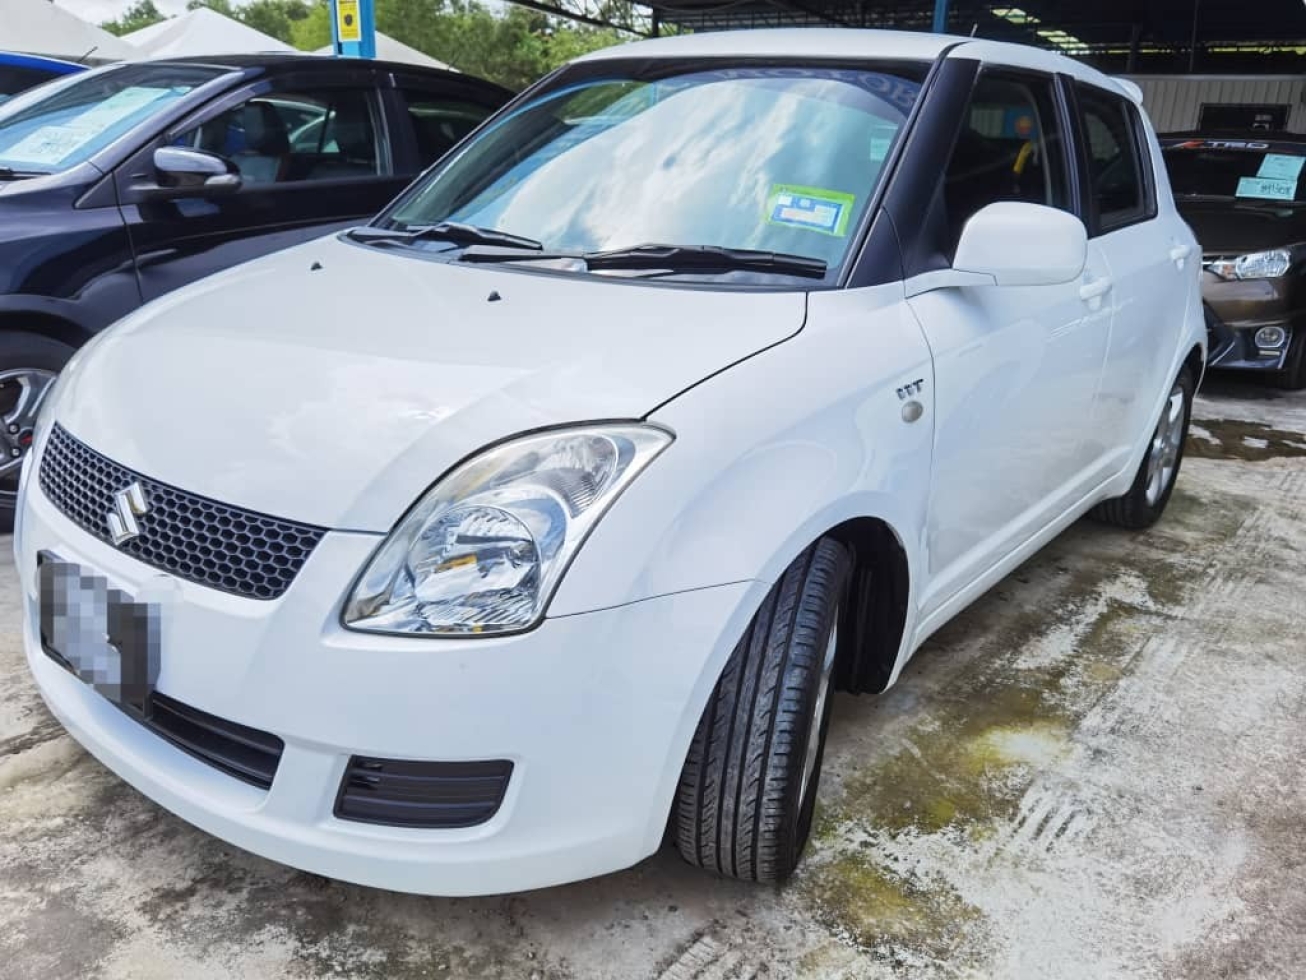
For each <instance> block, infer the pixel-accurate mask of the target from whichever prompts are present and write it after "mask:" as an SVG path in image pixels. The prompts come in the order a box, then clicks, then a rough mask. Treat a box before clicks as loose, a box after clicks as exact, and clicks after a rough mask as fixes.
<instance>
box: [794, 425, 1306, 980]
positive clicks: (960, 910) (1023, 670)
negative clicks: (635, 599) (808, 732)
mask: <svg viewBox="0 0 1306 980" xmlns="http://www.w3.org/2000/svg"><path fill="white" fill-rule="evenodd" d="M1302 451H1303V452H1304V453H1306V443H1304V444H1303V446H1302ZM1253 512H1254V507H1252V506H1250V502H1249V501H1247V500H1245V499H1243V498H1241V497H1239V496H1237V495H1234V494H1230V495H1222V496H1221V497H1218V498H1214V499H1211V500H1207V499H1205V498H1201V497H1198V496H1196V495H1193V494H1191V493H1187V492H1184V491H1183V490H1182V488H1181V489H1179V490H1177V491H1176V493H1175V495H1174V497H1173V498H1172V502H1171V509H1170V510H1169V511H1168V512H1167V515H1166V517H1165V519H1164V520H1163V521H1162V522H1161V523H1160V524H1159V525H1158V526H1157V527H1156V528H1154V529H1153V530H1151V531H1149V532H1147V533H1145V534H1141V535H1138V536H1136V537H1132V538H1131V539H1130V543H1129V546H1128V547H1126V548H1122V547H1121V534H1122V533H1123V532H1118V531H1114V530H1112V529H1110V528H1103V527H1100V526H1094V525H1087V526H1081V527H1079V528H1076V529H1074V530H1072V531H1071V532H1068V534H1067V535H1065V536H1063V537H1062V538H1061V539H1059V540H1058V542H1056V543H1054V544H1053V545H1051V546H1050V547H1049V548H1047V549H1045V550H1044V551H1043V552H1042V553H1041V554H1040V555H1038V556H1036V557H1035V558H1034V559H1032V560H1031V561H1030V562H1029V563H1027V564H1026V565H1024V566H1022V567H1021V568H1020V569H1018V570H1017V571H1016V572H1015V573H1013V575H1011V576H1010V577H1009V578H1008V579H1007V580H1006V581H1004V582H1003V583H1000V584H999V585H998V586H997V587H996V588H995V589H994V590H993V591H992V592H991V593H990V594H989V595H988V596H986V597H985V598H983V599H981V600H980V601H979V602H978V603H977V604H976V605H975V606H972V607H971V608H970V609H968V610H966V611H965V612H963V613H962V614H961V615H960V616H959V617H958V618H957V619H955V620H954V621H953V622H952V623H950V624H949V625H948V626H946V627H945V628H944V629H943V630H941V631H940V632H939V634H937V635H936V636H935V637H934V638H933V639H931V640H930V641H929V642H928V643H927V644H926V646H925V647H924V648H922V650H921V651H920V652H919V653H918V654H917V656H916V658H915V659H914V660H913V661H912V663H911V664H909V665H908V667H907V669H906V671H905V673H904V677H903V679H902V681H900V682H899V683H900V685H901V686H902V689H901V690H899V691H897V692H893V691H891V692H889V694H888V695H886V696H885V697H886V699H894V698H897V699H900V700H899V703H897V704H893V703H892V702H891V703H890V704H888V705H886V707H885V708H883V709H877V708H875V707H873V706H872V705H873V702H868V701H867V700H866V699H860V700H858V701H856V702H853V703H854V704H856V705H857V706H858V707H857V709H856V710H859V711H864V712H865V717H866V719H867V721H868V723H870V724H872V725H874V719H875V718H876V714H877V711H878V710H884V711H885V713H886V715H892V714H893V713H894V712H905V711H908V710H914V711H918V712H919V717H916V716H915V715H912V716H910V717H909V719H908V724H907V727H906V728H905V730H903V731H901V732H900V733H897V734H896V735H895V736H894V737H892V739H891V740H890V744H887V745H884V746H883V747H882V748H878V749H873V750H872V758H871V760H870V761H869V762H868V763H867V764H863V765H856V766H854V768H852V769H851V771H849V770H847V769H844V770H842V773H843V774H842V779H840V780H839V783H838V785H837V786H832V787H830V790H829V791H826V792H825V793H823V799H824V801H825V802H824V803H823V805H822V806H821V808H820V809H819V810H818V814H817V822H816V826H815V829H814V833H813V842H812V846H811V847H810V849H809V852H808V856H807V860H806V862H805V867H804V870H803V872H802V873H801V874H800V889H801V890H802V892H803V894H804V896H805V897H806V898H807V899H808V901H809V903H810V906H811V907H812V908H813V909H814V911H815V914H816V916H817V918H818V919H819V920H820V921H821V922H822V923H823V924H824V925H825V926H826V927H827V928H828V929H829V930H830V932H831V934H832V935H833V936H835V937H837V938H838V939H840V940H841V941H843V942H845V943H849V944H851V945H854V946H856V947H857V948H859V949H862V950H863V951H865V952H868V953H870V954H872V955H874V956H877V957H878V958H881V959H883V960H885V961H886V962H887V963H889V964H893V963H900V964H901V963H911V962H919V961H920V960H921V959H925V960H933V961H947V962H950V963H952V964H953V965H954V966H955V965H957V964H958V963H959V962H966V961H973V962H979V961H981V960H982V959H983V952H982V949H983V946H984V944H985V942H986V940H985V936H987V935H988V934H989V932H990V928H989V925H988V923H987V922H986V921H984V919H983V916H982V914H981V913H980V912H979V911H978V910H977V909H975V908H974V907H972V906H970V905H968V904H967V903H966V902H965V901H964V900H963V899H962V897H961V896H959V895H958V894H957V893H956V892H955V891H954V890H953V889H952V888H951V886H950V885H949V884H948V883H947V882H946V881H943V880H941V879H940V878H939V876H938V875H937V873H936V874H935V875H934V876H932V877H924V876H923V874H922V872H921V871H920V870H919V869H918V868H915V867H911V866H907V862H902V863H899V862H898V861H896V860H895V859H894V855H895V854H901V853H904V849H903V848H902V847H898V846H895V845H896V844H900V843H906V842H908V841H910V840H912V839H913V838H924V837H929V836H930V835H943V836H944V837H945V838H946V839H947V840H950V841H962V842H964V843H965V846H967V847H974V846H980V845H982V844H983V842H985V841H990V840H992V839H994V838H995V837H997V836H998V835H1000V834H1006V833H1009V832H1011V830H1012V828H1013V827H1014V826H1015V825H1016V824H1018V822H1019V820H1020V811H1021V807H1022V801H1024V799H1025V797H1026V794H1027V792H1029V791H1030V789H1031V786H1032V785H1033V783H1034V780H1035V778H1036V777H1037V776H1038V775H1039V773H1041V772H1047V771H1049V770H1052V771H1055V770H1056V769H1057V768H1058V767H1060V766H1063V765H1065V764H1066V763H1068V762H1070V761H1072V760H1074V759H1075V758H1076V756H1077V753H1078V752H1079V749H1078V748H1077V746H1076V743H1075V731H1076V729H1077V727H1078V724H1079V722H1080V721H1081V720H1082V719H1083V718H1084V716H1085V715H1086V714H1087V713H1088V712H1089V711H1090V710H1092V708H1093V707H1094V706H1095V705H1096V704H1097V703H1098V702H1099V701H1100V700H1101V699H1102V698H1103V697H1104V696H1106V695H1107V694H1109V693H1110V692H1111V690H1112V689H1114V688H1115V687H1116V686H1117V685H1118V684H1119V683H1120V682H1121V680H1122V679H1123V678H1125V677H1126V676H1128V675H1129V673H1130V671H1131V665H1132V662H1133V660H1134V657H1135V656H1136V655H1137V653H1138V652H1139V650H1140V649H1141V647H1142V645H1143V643H1144V642H1146V639H1147V637H1149V636H1153V635H1157V634H1159V633H1163V632H1164V630H1165V629H1166V624H1167V623H1168V622H1169V621H1170V620H1171V618H1172V617H1173V616H1174V615H1175V612H1176V609H1177V607H1178V606H1179V605H1180V603H1181V602H1183V601H1184V600H1185V598H1186V597H1187V596H1188V595H1189V593H1190V592H1191V590H1192V589H1193V588H1195V587H1197V586H1198V583H1199V582H1200V581H1201V577H1200V567H1198V566H1196V565H1195V564H1194V562H1195V561H1198V559H1195V558H1194V556H1193V550H1192V548H1191V542H1192V540H1193V538H1194V536H1195V535H1200V537H1201V538H1202V540H1203V541H1204V543H1205V544H1206V546H1207V548H1206V549H1205V553H1207V554H1209V550H1210V548H1211V547H1212V546H1215V545H1218V544H1219V542H1221V541H1224V540H1228V539H1229V538H1230V537H1232V536H1233V535H1234V534H1236V533H1237V531H1238V529H1239V527H1240V526H1241V525H1242V523H1243V521H1244V520H1246V518H1247V517H1248V516H1249V515H1250V514H1251V513H1253ZM959 648H968V649H967V654H968V655H967V656H964V657H963V658H962V659H961V665H960V668H959V669H958V670H955V671H952V673H955V676H953V677H952V679H951V680H950V681H949V683H948V686H947V687H945V688H942V689H938V690H934V691H932V692H931V693H930V694H929V695H928V696H927V697H922V696H921V691H920V689H919V688H918V687H916V682H915V681H914V680H913V675H915V674H918V673H919V672H923V671H930V670H941V671H943V674H944V676H945V677H947V676H948V675H949V673H950V668H951V667H952V665H950V664H949V663H948V660H949V655H950V654H951V653H952V651H953V650H955V649H959ZM913 688H915V689H913ZM885 727H888V726H887V725H886V726H885ZM1081 761H1082V760H1081ZM1041 831H1042V828H1041V827H1040V828H1036V829H1035V831H1034V832H1035V833H1039V832H1041ZM1062 832H1064V827H1062V828H1061V830H1057V828H1055V827H1052V828H1050V829H1049V831H1048V833H1049V834H1054V833H1055V834H1056V835H1057V836H1058V837H1059V836H1060V834H1061V833H1062Z"/></svg>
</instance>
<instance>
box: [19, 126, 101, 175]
mask: <svg viewBox="0 0 1306 980" xmlns="http://www.w3.org/2000/svg"><path fill="white" fill-rule="evenodd" d="M97 132H98V131H97V130H94V129H89V130H88V129H86V128H84V127H82V126H73V125H69V126H42V127H41V128H40V129H38V130H37V131H36V132H35V133H32V134H31V135H30V136H27V137H24V138H23V139H21V140H19V141H18V142H17V143H15V144H14V145H13V146H11V147H9V149H7V150H5V157H6V158H7V159H9V160H14V161H16V162H19V163H26V164H36V165H37V166H42V165H44V166H51V167H56V166H58V165H59V164H60V163H62V162H63V160H64V158H65V157H67V156H69V155H71V154H73V153H75V152H76V151H77V150H78V149H79V148H81V146H82V145H83V144H85V143H88V142H90V141H91V140H93V139H95V137H96V134H97Z"/></svg>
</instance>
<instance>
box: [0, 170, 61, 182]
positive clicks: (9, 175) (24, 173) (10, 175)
mask: <svg viewBox="0 0 1306 980" xmlns="http://www.w3.org/2000/svg"><path fill="white" fill-rule="evenodd" d="M49 173H50V172H49V171H48V170H15V169H13V168H12V167H0V180H26V179H27V178H28V177H46V176H49Z"/></svg>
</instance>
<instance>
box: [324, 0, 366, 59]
mask: <svg viewBox="0 0 1306 980" xmlns="http://www.w3.org/2000/svg"><path fill="white" fill-rule="evenodd" d="M330 4H331V43H332V45H333V46H334V48H335V51H336V56H337V57H343V58H375V57H376V4H375V0H330Z"/></svg>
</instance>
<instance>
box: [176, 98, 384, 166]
mask: <svg viewBox="0 0 1306 980" xmlns="http://www.w3.org/2000/svg"><path fill="white" fill-rule="evenodd" d="M373 115H374V114H373V109H372V99H371V97H370V94H369V93H367V92H364V91H362V90H359V89H338V90H328V91H322V92H276V91H274V92H268V93H263V94H260V95H258V96H255V97H254V98H252V99H249V100H247V101H245V102H242V103H241V104H240V105H237V106H235V107H233V108H231V109H228V110H227V111H226V112H223V113H222V114H221V115H218V116H214V117H213V118H212V119H210V120H208V121H207V122H204V123H202V124H201V125H199V126H196V127H195V128H194V129H192V130H189V131H188V132H186V133H184V134H183V135H182V136H180V137H178V138H177V140H175V143H176V144H177V145H179V146H191V147H194V148H196V149H200V150H206V151H207V152H209V153H215V154H217V155H218V156H221V157H225V158H226V159H228V160H230V161H231V162H232V163H234V164H235V165H236V168H237V169H238V170H239V171H240V175H241V178H242V179H243V180H244V181H245V183H246V184H255V185H257V184H280V183H291V182H295V181H307V180H344V179H348V178H351V177H374V176H376V175H377V174H379V173H380V172H381V163H380V161H381V154H380V153H379V152H378V148H377V141H376V127H375V125H374V124H373Z"/></svg>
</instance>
